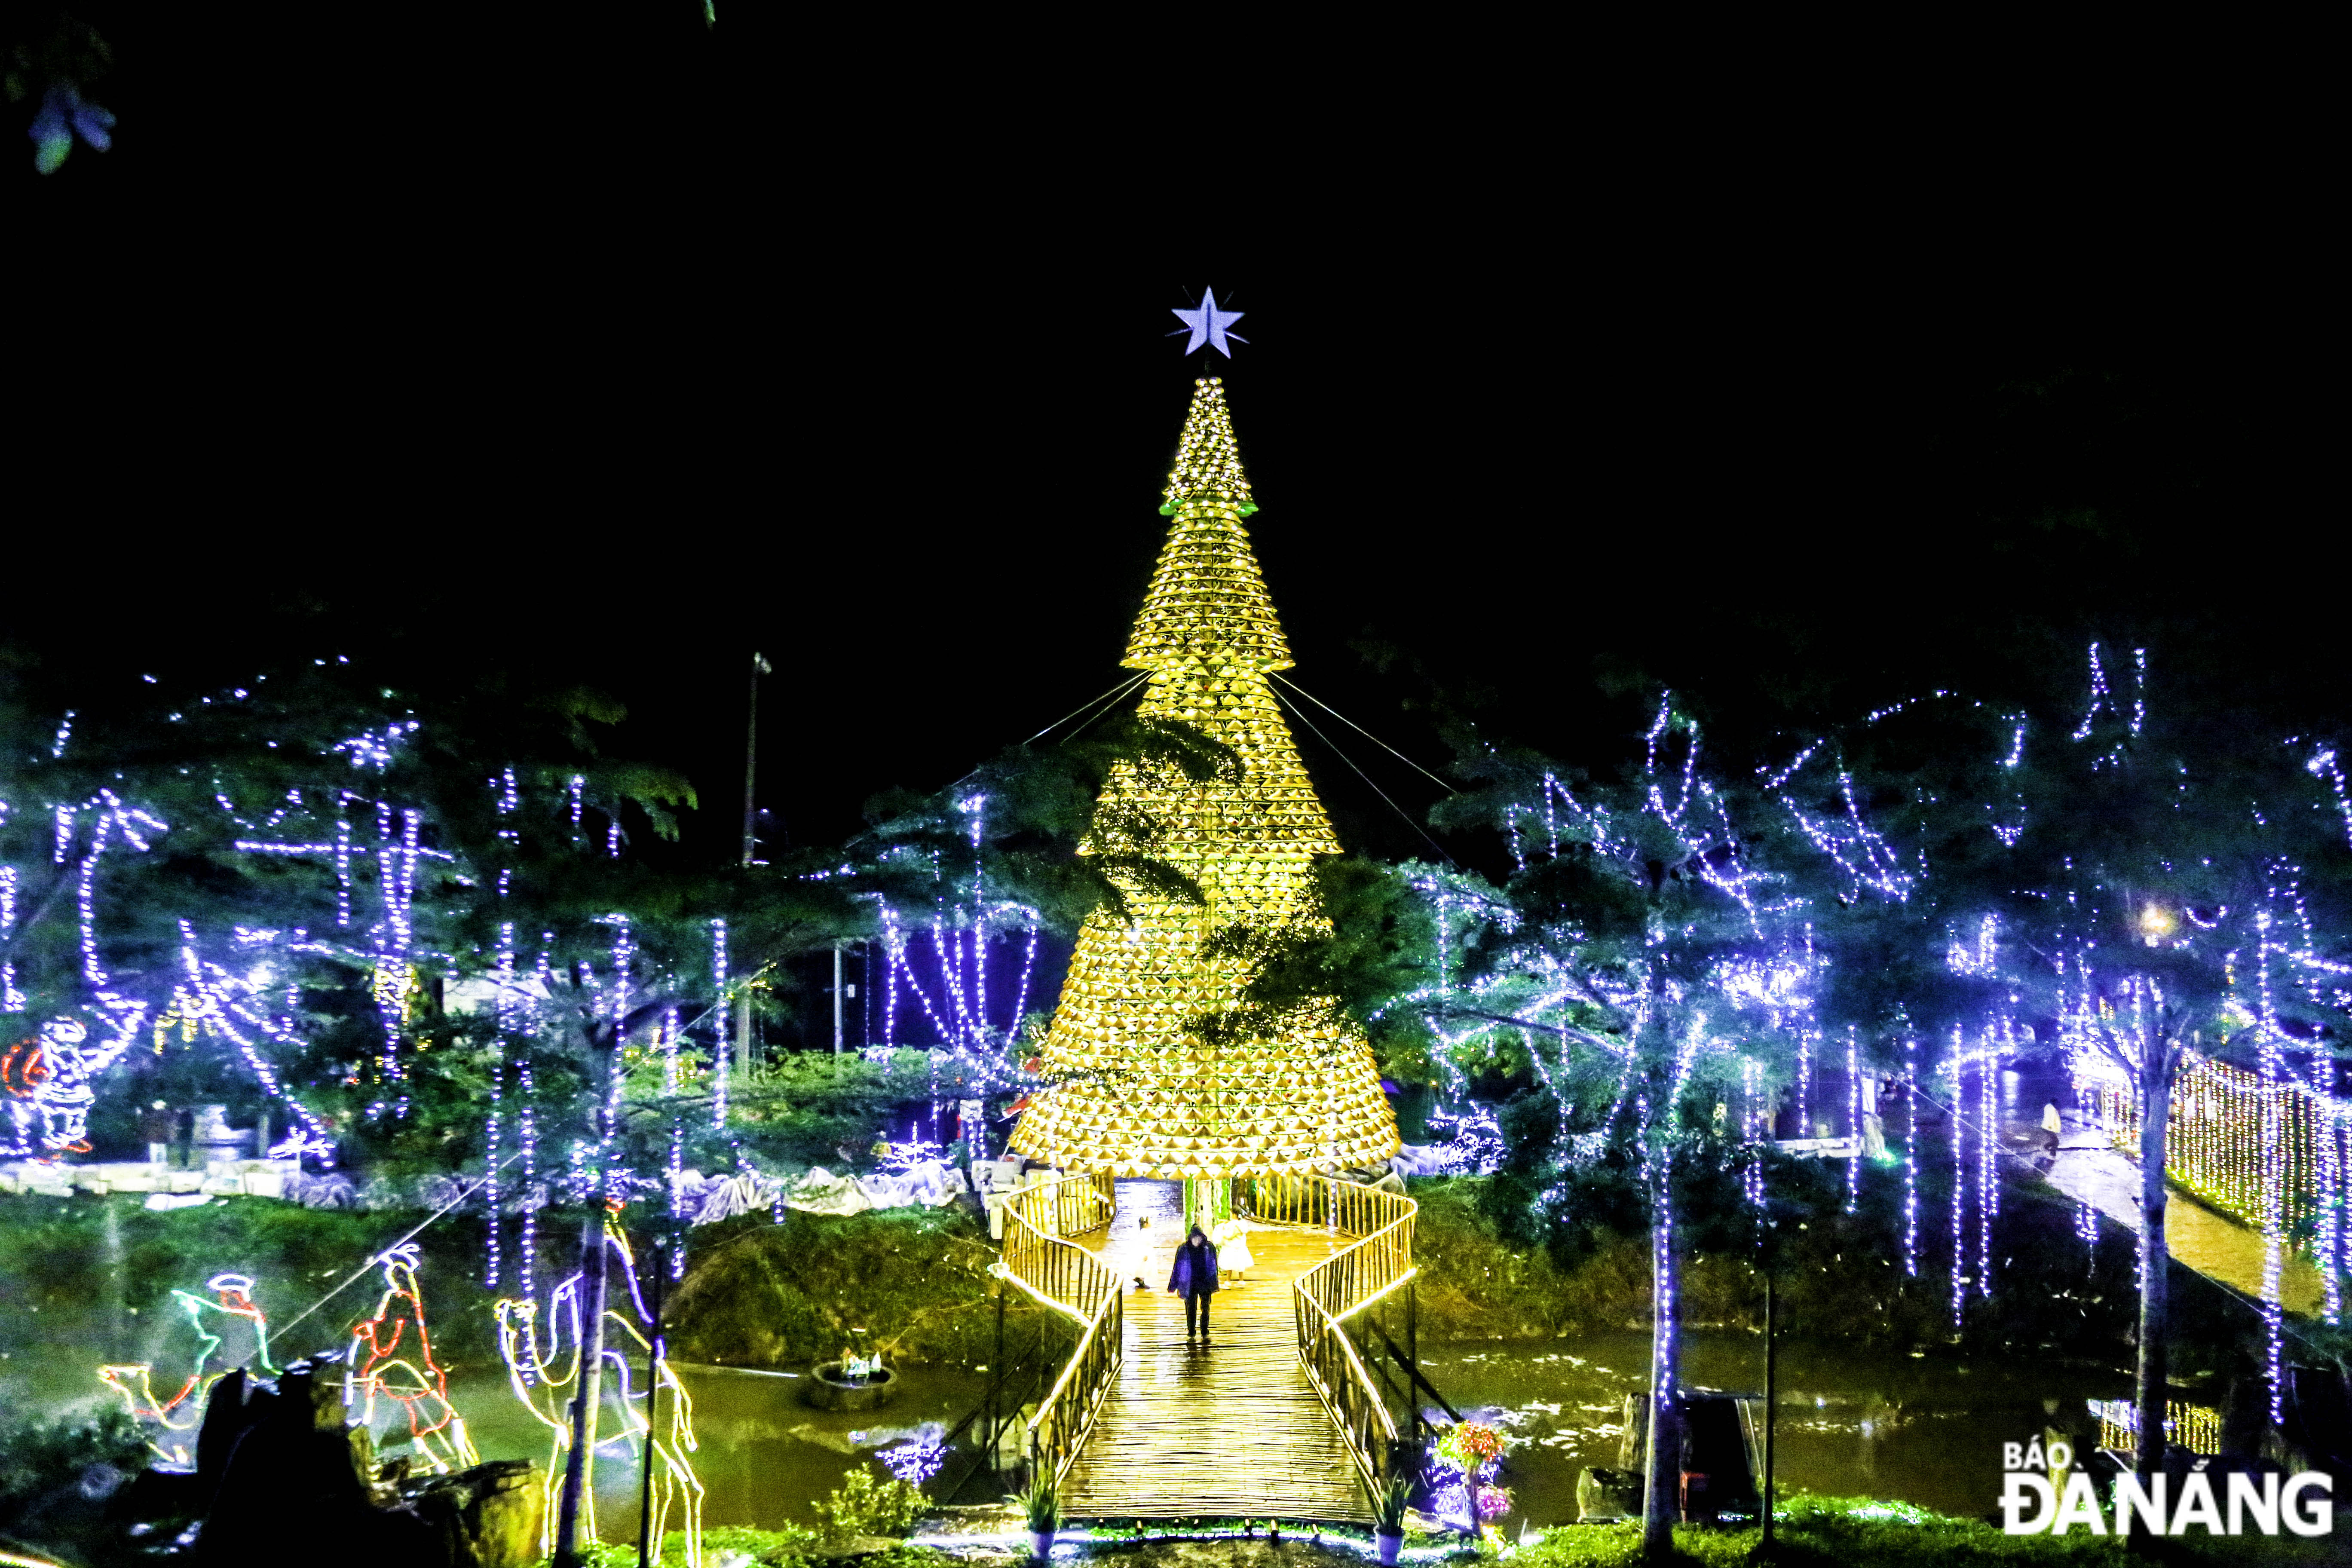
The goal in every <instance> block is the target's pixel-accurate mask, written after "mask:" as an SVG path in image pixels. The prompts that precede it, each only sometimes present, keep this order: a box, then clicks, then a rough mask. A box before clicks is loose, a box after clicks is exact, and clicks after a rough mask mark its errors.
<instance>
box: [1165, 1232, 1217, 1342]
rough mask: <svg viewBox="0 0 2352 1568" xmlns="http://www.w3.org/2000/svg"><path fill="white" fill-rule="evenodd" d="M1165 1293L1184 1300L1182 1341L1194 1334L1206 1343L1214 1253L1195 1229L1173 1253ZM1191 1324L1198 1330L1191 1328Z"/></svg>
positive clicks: (1214, 1275) (1214, 1288)
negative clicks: (1196, 1325) (1174, 1265)
mask: <svg viewBox="0 0 2352 1568" xmlns="http://www.w3.org/2000/svg"><path fill="white" fill-rule="evenodd" d="M1168 1293H1169V1294H1170V1295H1171V1296H1181V1297H1183V1298H1184V1337H1185V1338H1186V1339H1187V1340H1190V1339H1191V1338H1192V1336H1193V1334H1194V1333H1196V1332H1197V1333H1198V1334H1199V1335H1200V1336H1201V1342H1202V1344H1207V1343H1208V1342H1209V1298H1210V1297H1212V1296H1213V1295H1215V1294H1216V1293H1217V1249H1216V1248H1215V1247H1212V1246H1210V1245H1209V1237H1208V1236H1207V1234H1206V1233H1205V1232H1203V1231H1202V1229H1201V1227H1200V1226H1197V1225H1196V1226H1193V1227H1192V1235H1190V1236H1188V1237H1185V1238H1184V1245H1183V1246H1181V1247H1178V1248H1177V1249H1176V1267H1175V1268H1173V1269H1171V1270H1170V1271H1169V1275H1168ZM1195 1320H1197V1321H1198V1323H1199V1327H1198V1328H1197V1329H1196V1328H1195V1327H1194V1322H1195Z"/></svg>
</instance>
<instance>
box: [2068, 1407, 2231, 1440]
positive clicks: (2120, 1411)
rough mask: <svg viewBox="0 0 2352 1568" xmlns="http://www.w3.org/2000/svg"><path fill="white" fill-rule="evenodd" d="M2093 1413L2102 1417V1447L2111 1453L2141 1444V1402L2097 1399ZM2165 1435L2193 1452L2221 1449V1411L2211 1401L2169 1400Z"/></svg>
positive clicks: (2100, 1429)
mask: <svg viewBox="0 0 2352 1568" xmlns="http://www.w3.org/2000/svg"><path fill="white" fill-rule="evenodd" d="M2091 1414H2093V1415H2096V1416H2097V1417H2098V1418H2099V1447H2102V1448H2105V1450H2107V1452H2109V1453H2111V1454H2130V1453H2134V1452H2137V1450H2138V1447H2139V1406H2138V1405H2134V1404H2133V1403H2132V1402H2131V1401H2130V1400H2128V1399H2094V1400H2092V1401H2091ZM2164 1436H2165V1439H2166V1441H2168V1442H2169V1443H2170V1444H2171V1445H2172V1446H2173V1447H2177V1448H2186V1449H2188V1450H2189V1452H2190V1453H2192V1454H2218V1453H2220V1452H2221V1412H2220V1411H2218V1410H2215V1409H2213V1408H2212V1407H2211V1406H2210V1405H2184V1404H2182V1403H2181V1402H2180V1401H2179V1400H2178V1399H2175V1400H2170V1401H2168V1402H2167V1403H2166V1405H2165V1407H2164Z"/></svg>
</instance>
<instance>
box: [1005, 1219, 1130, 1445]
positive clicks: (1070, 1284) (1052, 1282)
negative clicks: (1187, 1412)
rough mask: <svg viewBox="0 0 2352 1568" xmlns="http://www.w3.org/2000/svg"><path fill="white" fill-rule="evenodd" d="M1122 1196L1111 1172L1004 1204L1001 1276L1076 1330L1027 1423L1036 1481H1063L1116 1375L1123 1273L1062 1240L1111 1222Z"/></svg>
mask: <svg viewBox="0 0 2352 1568" xmlns="http://www.w3.org/2000/svg"><path fill="white" fill-rule="evenodd" d="M1117 1206H1118V1194H1117V1191H1116V1190H1115V1188H1114V1186H1113V1184H1112V1181H1111V1178H1110V1177H1109V1176H1108V1175H1083V1176H1062V1177H1059V1178H1057V1179H1055V1180H1053V1181H1048V1182H1041V1183H1039V1184H1036V1185H1034V1186H1030V1187H1024V1188H1022V1189H1021V1190H1020V1191H1019V1192H1016V1193H1014V1194H1013V1195H1012V1197H1010V1198H1009V1199H1007V1200H1006V1201H1005V1205H1004V1251H1003V1257H1002V1258H1001V1259H1000V1260H999V1262H998V1263H997V1271H998V1273H999V1275H1000V1276H1001V1277H1002V1278H1003V1279H1005V1280H1007V1281H1008V1282H1010V1283H1011V1284H1013V1285H1015V1286H1017V1287H1019V1288H1020V1289H1021V1290H1022V1291H1023V1292H1024V1293H1025V1294H1027V1295H1029V1296H1031V1297H1034V1298H1035V1300H1037V1301H1038V1302H1039V1303H1040V1304H1041V1305H1043V1306H1045V1307H1046V1308H1048V1309H1050V1310H1054V1311H1056V1312H1059V1313H1061V1314H1062V1315H1063V1316H1065V1317H1066V1318H1068V1319H1069V1320H1070V1321H1072V1322H1073V1323H1075V1324H1076V1326H1077V1329H1078V1342H1077V1345H1076V1348H1075V1349H1073V1350H1072V1351H1071V1352H1070V1359H1069V1361H1068V1363H1066V1365H1064V1366H1063V1368H1062V1374H1061V1376H1059V1377H1058V1378H1056V1379H1055V1382H1054V1386H1053V1388H1052V1389H1051V1390H1050V1391H1049V1392H1048V1393H1047V1394H1046V1395H1045V1398H1044V1399H1043V1400H1042V1401H1040V1402H1039V1404H1038V1406H1037V1414H1036V1415H1034V1416H1032V1417H1031V1418H1030V1420H1029V1457H1030V1463H1031V1465H1032V1467H1033V1468H1032V1470H1031V1477H1032V1480H1033V1483H1034V1481H1035V1480H1037V1479H1051V1480H1052V1481H1053V1482H1054V1484H1055V1486H1056V1487H1059V1486H1060V1485H1061V1482H1062V1478H1063V1477H1065V1476H1066V1475H1067V1474H1068V1473H1069V1469H1070V1466H1071V1465H1072V1464H1073V1463H1075V1462H1076V1459H1077V1457H1078V1451H1079V1450H1080V1449H1081V1448H1083V1447H1085V1446H1086V1441H1087V1433H1088V1432H1089V1431H1091V1430H1093V1428H1094V1423H1095V1416H1096V1415H1097V1414H1098V1413H1099V1412H1100V1411H1101V1409H1102V1405H1103V1400H1104V1399H1105V1398H1106V1397H1108V1394H1109V1393H1110V1388H1111V1384H1113V1383H1115V1382H1117V1381H1118V1369H1119V1364H1120V1359H1121V1352H1122V1349H1123V1344H1122V1340H1123V1334H1122V1331H1123V1329H1124V1327H1125V1317H1124V1312H1125V1310H1126V1308H1125V1302H1126V1297H1125V1294H1124V1292H1122V1291H1121V1290H1120V1289H1119V1282H1118V1276H1117V1275H1116V1274H1113V1273H1112V1272H1111V1271H1110V1270H1109V1269H1108V1268H1105V1267H1104V1266H1103V1264H1102V1263H1101V1261H1100V1260H1099V1259H1097V1258H1096V1257H1095V1255H1094V1254H1093V1253H1091V1252H1088V1251H1087V1249H1086V1248H1085V1247H1078V1246H1076V1245H1075V1244H1073V1243H1071V1242H1068V1241H1065V1240H1064V1239H1062V1238H1063V1237H1070V1236H1083V1235H1085V1234H1086V1233H1087V1231H1090V1230H1097V1229H1100V1228H1101V1227H1103V1226H1107V1225H1108V1224H1110V1217H1111V1212H1112V1210H1113V1209H1114V1208H1116V1207H1117Z"/></svg>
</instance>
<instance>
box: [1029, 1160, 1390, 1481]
mask: <svg viewBox="0 0 2352 1568" xmlns="http://www.w3.org/2000/svg"><path fill="white" fill-rule="evenodd" d="M1169 1185H1171V1184H1161V1183H1144V1182H1129V1183H1117V1184H1114V1183H1113V1182H1112V1181H1111V1179H1110V1178H1108V1177H1107V1176H1067V1177H1064V1178H1062V1179H1060V1180H1058V1181H1055V1182H1050V1183H1047V1184H1042V1185H1040V1186H1035V1187H1031V1188H1028V1189H1026V1190H1024V1191H1023V1192H1022V1193H1020V1194H1016V1195H1015V1196H1014V1197H1013V1199H1012V1200H1011V1202H1010V1203H1009V1204H1008V1205H1007V1209H1006V1216H1005V1229H1004V1254H1003V1261H1002V1263H1001V1265H1000V1268H999V1272H1000V1275H1001V1277H1002V1278H1003V1280H1004V1281H1005V1283H1006V1284H1007V1285H1008V1286H1009V1287H1011V1288H1013V1289H1018V1290H1020V1291H1022V1292H1024V1294H1026V1295H1028V1296H1030V1297H1032V1298H1034V1300H1037V1301H1038V1302H1039V1303H1040V1304H1042V1305H1044V1306H1045V1307H1046V1308H1048V1309H1050V1310H1052V1311H1054V1312H1055V1313H1056V1314H1057V1315H1059V1316H1060V1317H1061V1318H1062V1319H1063V1320H1064V1321H1066V1323H1067V1324H1068V1325H1069V1327H1070V1328H1071V1330H1072V1331H1073V1332H1074V1333H1075V1335H1076V1342H1075V1344H1074V1345H1073V1348H1072V1350H1071V1352H1070V1354H1069V1356H1068V1359H1067V1361H1066V1363H1064V1364H1063V1366H1062V1368H1061V1371H1060V1373H1059V1376H1058V1378H1056V1380H1055V1382H1054V1383H1053V1384H1052V1385H1051V1387H1050V1389H1049V1390H1048V1391H1047V1392H1046V1393H1045V1395H1044V1396H1043V1398H1042V1399H1041V1400H1040V1401H1039V1402H1038V1404H1037V1406H1036V1409H1035V1413H1034V1415H1033V1416H1031V1417H1030V1418H1029V1419H1028V1421H1027V1422H1026V1428H1027V1429H1026V1433H1025V1437H1026V1444H1025V1447H1026V1449H1027V1455H1028V1459H1029V1463H1030V1465H1031V1467H1032V1468H1031V1473H1032V1474H1033V1475H1037V1474H1045V1473H1050V1474H1052V1475H1053V1476H1054V1477H1055V1479H1056V1480H1057V1482H1058V1484H1059V1486H1060V1489H1061V1492H1062V1506H1063V1512H1064V1514H1065V1515H1066V1516H1067V1517H1069V1518H1073V1519H1091V1520H1103V1521H1119V1520H1147V1519H1171V1518H1181V1517H1188V1516H1206V1517H1255V1518H1260V1519H1267V1518H1271V1519H1280V1520H1287V1521H1298V1522H1309V1521H1320V1522H1330V1523H1337V1522H1344V1521H1363V1520H1366V1519H1367V1518H1369V1510H1368V1504H1367V1498H1368V1496H1369V1493H1370V1490H1371V1489H1376V1488H1377V1487H1379V1486H1380V1485H1381V1483H1382V1482H1383V1481H1385V1480H1386V1479H1388V1477H1389V1476H1390V1475H1391V1474H1394V1473H1410V1472H1411V1470H1412V1468H1414V1467H1415V1466H1416V1464H1417V1452H1418V1445H1417V1439H1418V1436H1419V1435H1420V1424H1419V1417H1418V1409H1419V1406H1418V1403H1417V1401H1416V1400H1415V1399H1414V1398H1413V1396H1412V1384H1413V1383H1414V1382H1415V1381H1417V1379H1418V1369H1417V1367H1415V1366H1414V1365H1413V1364H1412V1353H1411V1352H1410V1350H1409V1349H1407V1348H1404V1347H1410V1346H1411V1344H1412V1279H1413V1275H1414V1272H1415V1270H1414V1268H1413V1266H1412V1224H1413V1215H1414V1211H1415V1208H1416V1205H1414V1204H1413V1202H1412V1199H1410V1198H1408V1197H1405V1196H1404V1195H1403V1194H1399V1193H1390V1192H1379V1191H1375V1190H1373V1189H1370V1188H1367V1187H1360V1186H1357V1185H1355V1184H1351V1183H1347V1182H1341V1181H1335V1180H1333V1179H1332V1178H1330V1177H1327V1176H1278V1177H1261V1178H1248V1177H1244V1178H1241V1179H1239V1180H1236V1181H1235V1182H1234V1209H1235V1212H1236V1213H1238V1214H1241V1215H1244V1216H1245V1217H1247V1218H1250V1219H1253V1220H1255V1222H1256V1223H1257V1224H1258V1225H1260V1226H1273V1227H1276V1228H1267V1229H1260V1228H1253V1229H1252V1230H1251V1232H1250V1236H1249V1245H1250V1248H1251V1250H1252V1252H1254V1253H1255V1255H1256V1258H1257V1265H1256V1267H1255V1268H1252V1269H1250V1270H1249V1272H1248V1276H1247V1278H1246V1279H1244V1280H1243V1281H1242V1282H1240V1283H1238V1284H1235V1283H1231V1282H1221V1283H1222V1284H1223V1288H1222V1289H1220V1290H1219V1291H1218V1293H1217V1296H1216V1300H1215V1306H1214V1309H1213V1329H1212V1331H1211V1334H1210V1336H1209V1342H1208V1343H1207V1344H1206V1345H1196V1344H1192V1343H1190V1342H1187V1339H1186V1336H1185V1333H1184V1309H1183V1303H1182V1302H1181V1301H1179V1300H1176V1299H1175V1298H1173V1297H1171V1296H1169V1295H1168V1294H1166V1292H1165V1289H1164V1288H1165V1286H1166V1283H1167V1276H1168V1266H1169V1256H1170V1253H1171V1250H1172V1247H1173V1246H1174V1244H1175V1243H1176V1241H1178V1240H1179V1239H1181V1232H1182V1217H1181V1214H1179V1213H1176V1212H1173V1211H1172V1210H1171V1209H1170V1208H1168V1207H1167V1206H1166V1205H1165V1204H1164V1200H1163V1201H1162V1202H1159V1203H1155V1202H1154V1199H1155V1197H1158V1196H1159V1195H1160V1194H1159V1192H1157V1191H1155V1189H1160V1190H1164V1189H1165V1188H1167V1187H1168V1186H1169ZM1139 1221H1150V1222H1151V1223H1150V1225H1144V1224H1139ZM1138 1279H1141V1281H1142V1286H1141V1288H1140V1289H1139V1288H1138V1286H1137V1280H1138ZM1399 1310H1402V1339H1403V1346H1402V1347H1401V1346H1400V1345H1399V1344H1398V1342H1397V1339H1396V1337H1395V1336H1394V1335H1393V1334H1391V1331H1390V1328H1389V1327H1388V1326H1384V1325H1383V1324H1382V1323H1381V1321H1380V1320H1381V1319H1382V1318H1384V1317H1389V1318H1392V1317H1393V1316H1394V1315H1395V1314H1396V1313H1397V1312H1398V1311H1399ZM1366 1343H1369V1344H1373V1345H1376V1346H1382V1347H1385V1348H1386V1349H1387V1350H1388V1351H1389V1352H1390V1354H1389V1357H1388V1361H1392V1362H1394V1363H1396V1364H1395V1366H1393V1367H1391V1366H1390V1365H1389V1364H1387V1362H1384V1361H1382V1360H1381V1359H1380V1358H1379V1357H1377V1356H1373V1357H1370V1358H1368V1357H1367V1355H1366V1354H1365V1352H1363V1350H1362V1349H1361V1348H1360V1346H1361V1344H1366ZM1423 1387H1424V1388H1425V1387H1426V1385H1425V1384H1423ZM1391 1406H1394V1407H1395V1408H1394V1409H1391Z"/></svg>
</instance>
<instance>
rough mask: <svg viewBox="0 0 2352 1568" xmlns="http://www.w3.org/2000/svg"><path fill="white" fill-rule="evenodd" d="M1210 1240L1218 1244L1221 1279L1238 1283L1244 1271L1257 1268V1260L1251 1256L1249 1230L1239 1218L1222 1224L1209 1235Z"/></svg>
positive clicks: (1218, 1270) (1218, 1263)
mask: <svg viewBox="0 0 2352 1568" xmlns="http://www.w3.org/2000/svg"><path fill="white" fill-rule="evenodd" d="M1209 1239H1210V1240H1212V1241H1213V1242H1215V1243H1216V1244H1217V1274H1218V1277H1219V1278H1220V1279H1232V1280H1236V1281H1238V1280H1239V1279H1241V1277H1242V1270H1244V1269H1245V1268H1256V1267H1257V1259H1256V1258H1253V1257H1251V1256H1250V1249H1249V1229H1248V1227H1247V1226H1244V1225H1243V1224H1242V1222H1241V1219H1240V1218H1239V1216H1235V1217H1234V1218H1232V1219H1228V1220H1225V1221H1223V1222H1222V1223H1220V1224H1219V1225H1218V1226H1217V1227H1216V1228H1215V1229H1213V1230H1212V1231H1211V1232H1210V1233H1209Z"/></svg>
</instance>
